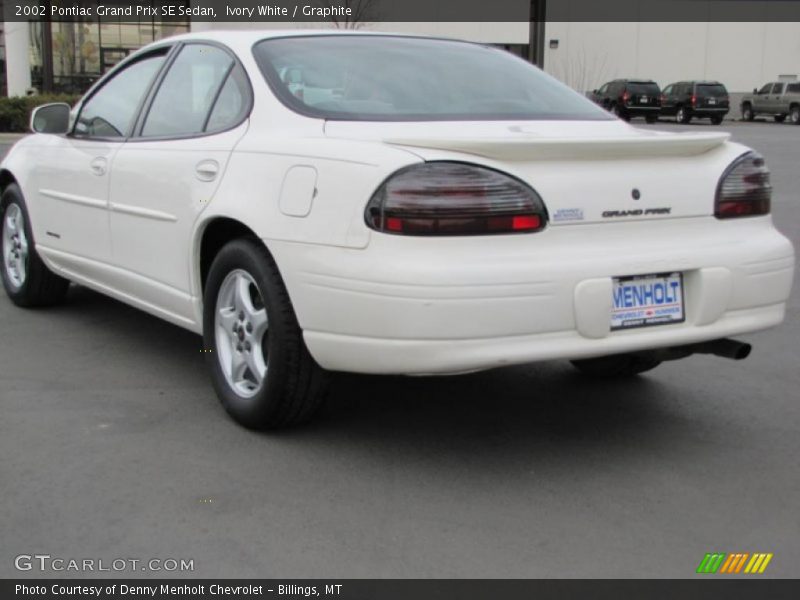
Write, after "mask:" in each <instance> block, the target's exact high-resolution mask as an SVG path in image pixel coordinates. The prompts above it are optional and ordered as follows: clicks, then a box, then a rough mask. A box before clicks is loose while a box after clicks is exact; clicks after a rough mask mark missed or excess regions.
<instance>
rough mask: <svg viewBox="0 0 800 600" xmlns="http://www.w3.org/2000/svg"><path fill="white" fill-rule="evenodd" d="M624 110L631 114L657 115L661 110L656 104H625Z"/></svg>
mask: <svg viewBox="0 0 800 600" xmlns="http://www.w3.org/2000/svg"><path fill="white" fill-rule="evenodd" d="M624 108H625V112H627V113H629V114H631V115H657V114H658V113H660V112H661V107H660V106H656V105H655V104H654V105H653V106H628V105H625V107H624Z"/></svg>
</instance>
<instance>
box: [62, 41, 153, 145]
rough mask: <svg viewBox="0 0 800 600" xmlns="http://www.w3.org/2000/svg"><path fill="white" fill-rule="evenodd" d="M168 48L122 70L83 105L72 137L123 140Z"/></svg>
mask: <svg viewBox="0 0 800 600" xmlns="http://www.w3.org/2000/svg"><path fill="white" fill-rule="evenodd" d="M167 50H168V49H166V48H165V49H163V50H161V51H159V52H158V53H156V54H150V55H148V56H145V57H143V58H141V59H140V60H137V61H136V62H134V63H133V64H131V65H128V66H127V67H125V68H123V69H122V70H121V71H120V72H119V73H117V74H116V75H114V76H113V77H112V78H111V79H110V80H109V81H108V82H107V83H105V84H104V85H103V86H102V87H101V88H100V89H99V90H98V91H97V92H95V93H94V94H92V96H91V97H90V98H89V99H88V100H87V101H86V102H85V103H84V104H83V106H82V108H81V112H80V114H79V115H78V119H77V121H76V122H75V128H74V130H73V135H76V136H79V137H92V138H124V137H126V136H128V135H129V133H130V129H131V127H133V121H134V119H135V118H136V111H137V109H138V108H139V104H140V103H141V102H142V99H143V98H144V95H145V94H146V93H147V90H148V88H149V87H150V83H151V82H152V81H153V78H154V77H155V76H156V73H158V71H159V69H160V68H161V65H162V64H163V63H164V58H165V56H166V53H167Z"/></svg>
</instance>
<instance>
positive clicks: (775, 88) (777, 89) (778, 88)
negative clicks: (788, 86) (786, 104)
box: [772, 83, 783, 94]
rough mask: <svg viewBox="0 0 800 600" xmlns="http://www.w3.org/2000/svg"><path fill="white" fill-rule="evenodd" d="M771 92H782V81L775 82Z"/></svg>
mask: <svg viewBox="0 0 800 600" xmlns="http://www.w3.org/2000/svg"><path fill="white" fill-rule="evenodd" d="M772 93H773V94H782V93H783V84H782V83H776V84H775V85H773V86H772Z"/></svg>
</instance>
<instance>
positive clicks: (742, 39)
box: [544, 22, 800, 92]
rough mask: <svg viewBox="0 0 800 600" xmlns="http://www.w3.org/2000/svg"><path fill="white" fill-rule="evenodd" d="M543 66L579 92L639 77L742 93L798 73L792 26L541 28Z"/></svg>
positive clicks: (799, 48) (798, 43)
mask: <svg viewBox="0 0 800 600" xmlns="http://www.w3.org/2000/svg"><path fill="white" fill-rule="evenodd" d="M553 40H557V41H558V47H557V48H553V47H551V41H553ZM544 65H545V70H546V71H548V72H549V73H551V74H552V75H554V76H556V77H558V78H559V79H561V80H562V81H564V82H565V83H567V84H568V85H570V86H572V87H574V88H575V89H577V90H580V91H587V90H592V89H594V88H596V87H598V86H600V85H601V84H602V83H604V82H606V81H609V80H611V79H615V78H619V77H643V78H650V79H654V80H655V81H657V82H658V83H659V84H660V85H662V86H664V85H667V84H668V83H672V82H674V81H679V80H684V79H716V80H719V81H721V82H722V83H724V84H725V85H726V86H727V87H728V89H729V90H730V91H732V92H746V91H750V90H752V89H753V88H754V87H760V86H761V84H763V83H766V82H767V81H771V80H774V79H778V77H779V76H781V75H789V76H793V75H800V23H797V22H793V23H728V22H725V23H723V22H720V23H717V22H715V23H639V22H632V23H585V22H573V23H547V25H546V26H545V58H544Z"/></svg>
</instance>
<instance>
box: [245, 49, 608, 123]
mask: <svg viewBox="0 0 800 600" xmlns="http://www.w3.org/2000/svg"><path fill="white" fill-rule="evenodd" d="M254 54H255V57H256V60H257V61H258V63H259V67H260V68H261V71H262V73H263V74H264V76H265V77H266V79H267V82H268V83H269V85H270V87H271V88H272V90H273V92H274V93H275V95H276V96H277V97H278V98H279V99H280V100H281V101H282V102H283V103H284V104H285V105H286V106H288V107H289V108H291V109H292V110H295V111H297V112H299V113H301V114H305V115H308V116H312V117H318V118H324V119H342V120H371V121H413V120H423V121H435V120H506V119H508V120H512V119H549V120H556V119H558V120H567V119H570V120H609V119H612V118H613V117H611V116H609V115H608V113H606V112H605V111H603V110H602V109H601V108H599V107H598V106H597V105H596V104H594V103H593V102H591V101H590V100H588V99H587V98H585V97H584V96H582V95H581V94H578V93H577V92H575V91H574V90H572V89H570V88H568V87H567V86H565V85H564V84H562V83H560V82H558V81H557V80H556V79H554V78H552V77H550V76H549V75H547V74H545V73H543V72H542V71H540V70H539V69H537V68H536V67H534V66H533V65H531V64H530V63H527V62H526V61H524V60H521V59H519V58H517V57H514V56H512V55H510V54H509V53H508V52H505V51H503V50H499V49H496V48H491V47H488V46H482V45H478V44H470V43H466V42H455V41H444V40H431V39H422V38H413V37H394V36H373V35H359V36H349V35H335V36H293V37H286V38H273V39H267V40H263V41H261V42H259V43H258V44H256V46H255V48H254Z"/></svg>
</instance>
